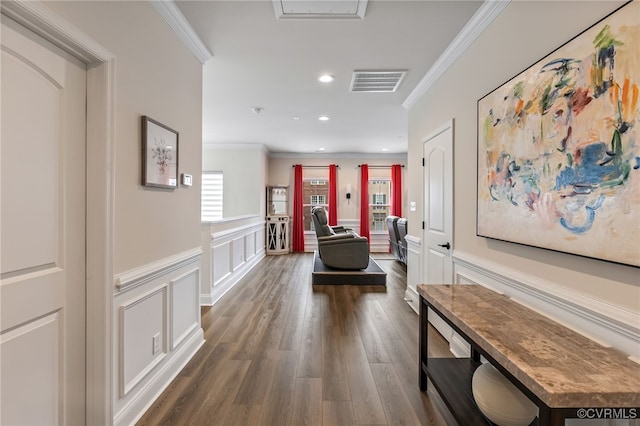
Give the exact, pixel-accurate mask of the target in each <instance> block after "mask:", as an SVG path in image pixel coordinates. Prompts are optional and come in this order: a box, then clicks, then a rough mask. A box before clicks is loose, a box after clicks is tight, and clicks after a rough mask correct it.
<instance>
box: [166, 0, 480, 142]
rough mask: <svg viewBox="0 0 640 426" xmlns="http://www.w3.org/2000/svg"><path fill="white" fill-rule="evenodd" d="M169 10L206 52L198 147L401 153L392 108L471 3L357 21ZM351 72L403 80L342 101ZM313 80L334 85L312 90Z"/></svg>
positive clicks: (259, 6) (400, 117) (232, 4)
mask: <svg viewBox="0 0 640 426" xmlns="http://www.w3.org/2000/svg"><path fill="white" fill-rule="evenodd" d="M334 3H335V0H334ZM176 4H177V5H178V7H179V9H180V10H181V11H182V13H183V14H184V15H185V17H186V18H187V20H188V21H189V22H190V23H191V25H192V26H193V28H194V30H195V31H196V33H197V34H198V35H199V36H200V38H201V39H202V41H203V42H204V44H205V45H206V46H207V47H208V48H209V50H210V51H211V52H212V53H213V58H212V59H210V60H209V61H208V62H207V63H206V65H205V67H204V81H203V87H204V90H203V92H204V93H203V141H204V143H205V144H210V143H216V144H219V143H224V144H230V143H231V144H235V143H243V144H244V143H259V144H264V145H265V146H266V147H267V148H268V149H269V151H270V152H273V153H279V152H286V153H315V152H321V151H320V150H321V149H324V151H323V152H325V153H327V154H330V153H374V154H382V153H383V152H387V153H405V152H406V151H407V116H408V112H407V110H406V109H405V108H404V107H403V106H402V103H403V102H404V101H405V99H406V98H407V96H409V94H410V93H411V92H412V90H413V89H414V88H415V87H416V85H417V84H418V82H419V81H420V80H421V79H422V77H423V76H424V75H425V74H426V72H427V71H428V70H429V68H430V67H431V65H432V64H433V63H434V61H435V60H436V59H438V57H439V56H440V55H441V54H442V52H443V51H444V50H445V49H446V47H447V46H448V45H449V43H450V42H451V41H452V40H453V38H454V37H455V36H456V35H457V33H458V32H459V31H460V30H461V29H462V27H463V26H464V25H465V24H466V22H467V21H468V20H469V19H470V18H471V17H472V15H473V14H474V13H475V11H476V10H477V9H478V8H479V7H480V5H481V1H478V0H476V1H451V0H449V1H431V0H411V1H404V0H385V1H379V0H369V1H368V3H367V8H366V14H365V17H364V19H357V20H339V19H323V20H309V19H282V20H278V19H276V14H275V12H274V7H273V4H272V2H271V1H266V0H259V1H238V0H232V1H219V0H215V1H211V0H210V1H188V0H182V1H177V2H176ZM354 70H407V71H408V72H407V75H406V77H405V79H404V80H403V81H402V83H401V84H400V87H399V88H398V90H397V91H396V92H394V93H350V92H349V85H350V83H351V76H352V73H353V71H354ZM322 73H329V74H332V75H334V76H335V78H336V79H335V81H334V82H333V83H329V84H325V83H320V82H319V81H318V80H317V79H318V77H319V76H320V74H322ZM253 107H261V108H263V110H262V112H261V113H260V114H255V113H254V112H252V108H253ZM320 115H327V116H329V117H330V118H331V119H330V120H329V121H326V122H321V121H319V120H318V119H317V117H318V116H320ZM294 117H299V119H298V120H294ZM383 149H386V150H387V151H383Z"/></svg>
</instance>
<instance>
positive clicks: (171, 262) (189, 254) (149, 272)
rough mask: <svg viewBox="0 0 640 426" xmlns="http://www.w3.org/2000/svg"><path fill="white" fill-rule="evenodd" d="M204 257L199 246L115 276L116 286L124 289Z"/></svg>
mask: <svg viewBox="0 0 640 426" xmlns="http://www.w3.org/2000/svg"><path fill="white" fill-rule="evenodd" d="M201 258H202V248H200V247H197V248H193V249H191V250H187V251H184V252H182V253H178V254H175V255H173V256H169V257H165V258H164V259H160V260H157V261H155V262H151V263H149V264H147V265H143V266H140V267H138V268H135V269H132V270H130V271H126V272H123V273H121V274H118V275H116V276H115V286H116V288H117V289H118V290H120V291H122V290H125V289H129V288H131V287H134V286H137V285H142V284H145V283H147V282H149V281H152V280H154V279H156V278H157V277H159V276H162V275H165V274H167V273H169V272H171V271H174V270H176V269H180V268H182V267H184V266H185V265H188V264H191V263H193V262H197V261H199V260H200V259H201Z"/></svg>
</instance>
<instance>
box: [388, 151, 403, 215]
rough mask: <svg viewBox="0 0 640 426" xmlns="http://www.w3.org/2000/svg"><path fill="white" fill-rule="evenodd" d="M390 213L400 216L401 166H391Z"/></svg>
mask: <svg viewBox="0 0 640 426" xmlns="http://www.w3.org/2000/svg"><path fill="white" fill-rule="evenodd" d="M391 215H392V216H399V217H402V166H401V165H400V164H394V165H392V166H391Z"/></svg>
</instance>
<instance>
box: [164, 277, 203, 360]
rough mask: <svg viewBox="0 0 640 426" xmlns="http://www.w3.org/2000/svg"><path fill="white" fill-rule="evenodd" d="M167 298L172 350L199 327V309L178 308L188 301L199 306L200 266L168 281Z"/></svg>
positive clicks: (170, 347)
mask: <svg viewBox="0 0 640 426" xmlns="http://www.w3.org/2000/svg"><path fill="white" fill-rule="evenodd" d="M189 285H191V288H189V287H188V286H189ZM182 293H186V294H182ZM189 297H191V299H190V300H189ZM169 300H170V303H169V308H170V312H169V324H170V325H169V343H170V346H169V349H170V350H174V349H176V348H177V347H179V346H180V345H181V344H182V342H183V341H184V340H185V339H186V338H187V337H189V335H191V334H192V333H193V331H194V330H196V329H197V328H198V327H200V310H199V309H194V310H192V311H191V312H189V311H185V310H181V309H178V307H179V306H183V305H185V304H188V303H190V304H191V306H200V268H193V269H191V270H190V271H187V272H185V273H184V274H182V275H180V276H177V277H175V278H174V279H172V280H171V281H170V282H169Z"/></svg>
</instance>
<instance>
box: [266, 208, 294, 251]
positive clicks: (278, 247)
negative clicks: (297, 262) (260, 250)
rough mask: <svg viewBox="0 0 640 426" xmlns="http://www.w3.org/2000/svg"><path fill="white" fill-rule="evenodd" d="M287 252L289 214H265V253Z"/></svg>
mask: <svg viewBox="0 0 640 426" xmlns="http://www.w3.org/2000/svg"><path fill="white" fill-rule="evenodd" d="M286 253H289V216H267V254H286Z"/></svg>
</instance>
